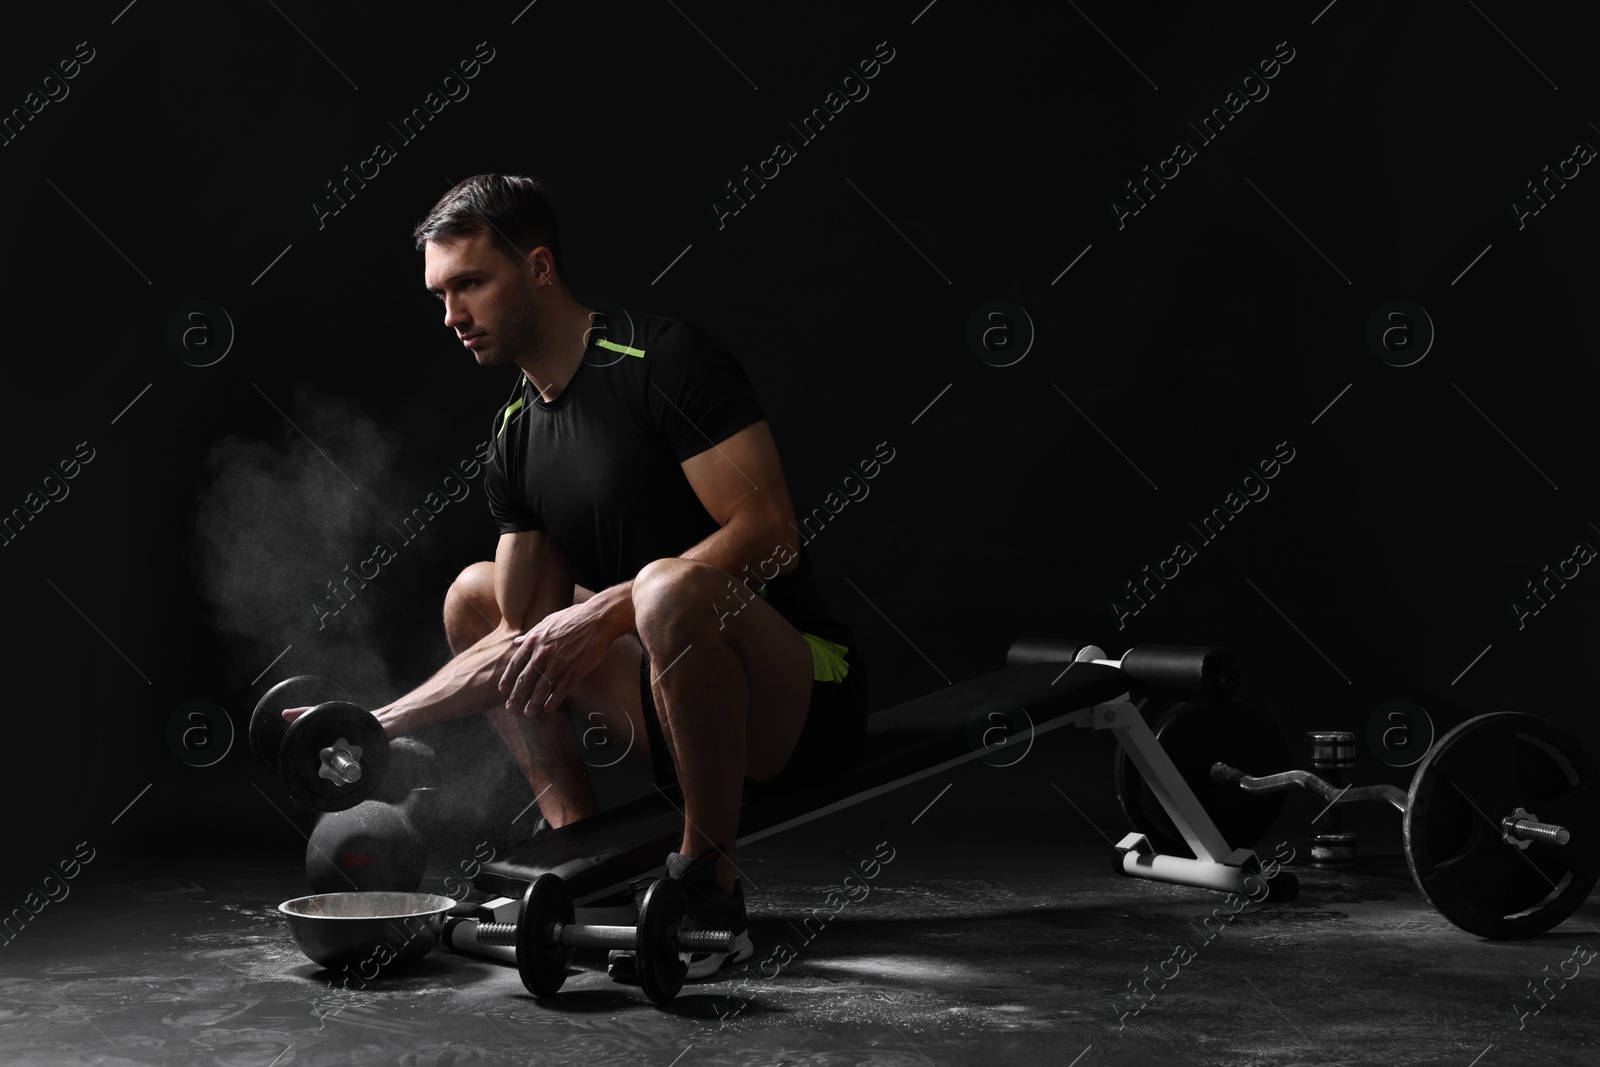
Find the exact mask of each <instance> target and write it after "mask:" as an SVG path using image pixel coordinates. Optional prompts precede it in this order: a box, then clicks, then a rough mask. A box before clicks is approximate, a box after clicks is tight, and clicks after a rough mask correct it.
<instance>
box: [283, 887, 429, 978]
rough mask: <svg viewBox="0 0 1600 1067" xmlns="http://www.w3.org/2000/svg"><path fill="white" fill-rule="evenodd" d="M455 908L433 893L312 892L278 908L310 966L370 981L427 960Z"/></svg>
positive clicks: (288, 901) (285, 902) (286, 902)
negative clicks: (349, 973) (345, 970)
mask: <svg viewBox="0 0 1600 1067" xmlns="http://www.w3.org/2000/svg"><path fill="white" fill-rule="evenodd" d="M455 906H456V902H455V901H454V900H452V899H450V898H449V897H441V896H436V895H434V894H432V893H379V892H363V893H315V894H313V895H311V896H308V897H296V898H294V899H293V900H286V901H284V902H283V903H282V904H279V905H278V910H279V911H281V912H282V913H283V914H284V915H285V916H286V917H287V918H288V920H289V932H290V933H291V934H293V935H294V941H295V944H297V945H299V946H300V951H301V952H304V953H305V954H306V956H308V957H309V958H310V959H311V961H312V962H313V963H319V964H321V965H322V966H324V967H327V968H328V969H330V970H341V969H347V968H348V969H350V970H352V971H354V973H355V974H356V975H358V976H359V977H361V978H368V979H370V978H375V977H377V976H378V974H380V973H384V974H387V973H390V972H392V971H394V970H396V969H398V968H400V967H404V966H405V965H406V964H408V963H411V962H412V961H414V960H418V959H421V958H422V957H423V956H426V955H427V954H428V950H429V949H431V948H433V946H434V943H435V942H437V941H438V940H439V931H440V930H441V929H442V928H443V926H444V917H445V913H446V912H448V911H449V910H450V909H451V908H453V907H455Z"/></svg>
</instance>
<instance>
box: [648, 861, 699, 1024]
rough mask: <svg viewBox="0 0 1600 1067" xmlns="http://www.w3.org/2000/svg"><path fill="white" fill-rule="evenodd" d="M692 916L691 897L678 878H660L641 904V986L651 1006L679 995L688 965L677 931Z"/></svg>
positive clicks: (686, 974) (652, 885)
mask: <svg viewBox="0 0 1600 1067" xmlns="http://www.w3.org/2000/svg"><path fill="white" fill-rule="evenodd" d="M688 914H689V893H688V891H687V890H685V889H684V888H683V883H682V882H680V881H678V880H677V879H675V878H657V879H656V880H655V882H654V883H652V884H651V886H650V888H649V889H647V890H645V894H644V900H643V901H642V902H640V904H639V947H638V949H637V950H636V952H635V955H636V957H637V959H638V966H639V985H640V987H642V988H643V989H644V995H645V996H647V997H649V998H650V1003H652V1004H665V1003H666V1002H667V1001H669V1000H671V999H672V998H673V997H675V996H677V995H678V990H680V989H682V988H683V981H684V979H685V978H687V977H688V975H689V965H688V964H687V963H685V962H684V961H683V957H682V956H681V955H679V953H678V927H679V926H681V925H683V918H684V916H685V915H688Z"/></svg>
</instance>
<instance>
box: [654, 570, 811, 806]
mask: <svg viewBox="0 0 1600 1067" xmlns="http://www.w3.org/2000/svg"><path fill="white" fill-rule="evenodd" d="M640 574H641V576H643V577H644V580H645V582H646V583H647V591H646V594H645V595H646V596H647V597H648V596H650V595H652V594H655V595H665V596H666V597H667V598H668V601H669V602H670V603H671V604H673V605H674V607H675V609H677V610H682V611H686V612H701V613H704V615H705V617H706V618H708V619H717V620H718V622H719V625H718V626H717V627H715V628H714V629H713V633H714V634H715V638H716V639H717V640H720V641H722V642H723V643H725V644H726V645H727V646H728V647H729V648H730V649H731V650H732V651H733V653H734V654H735V655H736V656H737V657H738V659H739V664H740V666H741V667H742V668H743V680H744V683H745V686H746V695H747V697H748V701H749V703H748V714H747V715H746V718H745V776H746V777H748V778H750V779H752V780H753V781H758V782H761V781H766V780H767V779H770V778H772V777H774V776H775V775H777V774H778V772H779V771H781V770H782V769H783V766H784V764H785V763H786V762H787V761H788V758H789V754H790V753H791V752H792V751H794V747H795V742H796V741H797V740H798V739H799V737H800V732H801V730H802V729H804V728H805V723H806V710H807V707H808V706H809V704H810V702H811V675H812V660H811V646H810V645H809V644H808V643H807V642H806V639H805V638H804V637H802V636H800V631H799V630H797V629H795V628H794V627H793V626H792V625H790V624H789V622H788V620H787V619H785V618H784V617H783V616H782V615H781V614H779V613H778V611H777V609H776V608H774V607H773V606H772V605H771V604H768V603H767V602H766V600H764V599H762V598H761V597H759V596H756V597H751V598H750V599H749V600H748V601H745V602H743V604H742V606H739V607H738V609H737V611H734V612H728V613H718V612H715V611H713V608H712V605H714V604H723V603H725V602H727V601H728V600H729V593H728V589H727V585H728V576H727V575H726V574H725V573H724V572H722V571H721V570H718V569H717V568H716V567H713V566H711V565H710V564H706V563H701V562H699V561H697V560H685V559H675V560H658V561H656V562H655V563H652V564H650V565H649V567H647V568H645V569H644V570H643V571H641V572H640ZM639 581H640V579H635V589H637V588H638V586H639ZM656 582H661V583H663V584H662V585H655V584H654V583H656ZM730 606H731V605H730ZM675 656H676V654H674V657H675ZM657 659H658V657H655V656H652V657H651V663H650V668H651V674H652V675H653V676H655V677H657V678H659V677H660V676H661V675H662V674H663V672H665V671H668V670H675V669H682V668H685V667H687V669H689V670H695V669H698V664H696V665H695V666H689V664H691V662H692V661H694V659H695V657H694V650H693V649H689V650H687V651H686V652H685V653H684V654H683V656H682V659H681V661H679V662H677V663H676V664H674V663H673V662H672V661H671V659H669V660H668V661H667V662H657ZM717 681H718V682H719V683H720V679H719V680H717ZM655 692H656V694H657V696H659V695H660V692H661V690H660V686H659V685H657V686H656V688H655ZM685 710H686V712H687V713H688V714H693V713H694V709H692V708H690V709H685Z"/></svg>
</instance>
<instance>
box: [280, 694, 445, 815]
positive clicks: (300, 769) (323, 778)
mask: <svg viewBox="0 0 1600 1067" xmlns="http://www.w3.org/2000/svg"><path fill="white" fill-rule="evenodd" d="M344 695H345V694H344V690H343V689H341V688H340V687H339V686H338V685H336V684H335V683H333V682H330V681H328V680H327V679H325V678H319V677H317V676H315V675H309V674H301V675H296V676H295V677H293V678H288V679H285V680H284V681H282V682H279V683H278V684H277V685H275V686H273V687H272V688H271V689H269V690H267V692H266V694H265V695H264V696H263V697H262V698H261V700H260V701H259V702H258V703H257V704H256V708H255V712H254V714H253V715H251V717H250V747H251V748H252V749H253V750H254V751H255V753H256V755H257V756H259V757H260V758H261V760H262V761H263V762H264V763H266V765H267V766H268V767H271V768H272V769H274V770H276V771H277V772H278V777H279V778H280V779H281V780H282V781H283V785H284V788H285V789H287V790H288V791H289V795H290V796H292V797H293V798H294V799H295V800H296V801H298V802H299V803H301V804H304V805H305V806H306V807H309V808H314V809H316V810H317V811H344V810H346V809H348V808H353V807H355V806H356V805H357V804H359V803H361V802H362V801H364V800H369V799H380V800H385V799H387V800H391V801H396V802H398V801H404V800H406V799H407V798H408V797H409V796H410V795H411V793H412V791H413V790H414V789H416V788H417V787H425V786H429V785H431V784H432V782H433V781H434V780H435V775H434V767H433V762H434V760H433V750H432V749H430V748H428V746H426V745H424V744H422V743H421V742H416V741H412V742H409V743H407V744H404V745H402V744H398V743H393V744H392V743H391V742H390V741H389V739H388V737H386V736H385V735H384V732H383V725H382V724H381V723H379V722H378V720H377V718H376V717H375V716H374V715H373V714H372V713H371V712H370V711H368V710H366V709H365V708H363V707H361V706H360V705H357V704H353V703H351V702H350V701H348V700H344V699H341V698H342V697H343V696H344ZM307 704H310V705H313V707H312V708H311V710H310V711H308V712H306V713H305V714H303V715H301V716H300V717H299V718H298V719H296V720H295V721H294V722H292V723H291V722H285V721H284V718H283V709H284V708H292V707H301V706H304V705H307ZM397 740H398V739H397ZM391 763H396V764H403V770H401V768H400V767H397V768H396V770H397V772H398V773H396V774H395V775H393V777H394V778H395V779H396V781H394V782H393V783H391V784H390V786H389V787H388V788H383V786H384V781H385V778H386V777H390V775H389V770H390V764H391Z"/></svg>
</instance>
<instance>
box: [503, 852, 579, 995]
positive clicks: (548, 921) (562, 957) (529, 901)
mask: <svg viewBox="0 0 1600 1067" xmlns="http://www.w3.org/2000/svg"><path fill="white" fill-rule="evenodd" d="M572 919H573V910H572V894H570V893H568V892H567V884H566V883H565V882H563V881H562V880H561V876H560V875H557V874H541V875H540V876H539V877H537V878H535V879H534V880H533V881H532V882H530V883H528V891H527V892H526V893H524V894H523V895H522V906H521V907H520V908H518V909H517V973H518V974H519V975H521V976H522V985H523V987H524V988H525V989H527V991H528V992H530V993H532V994H533V995H534V996H536V997H549V996H554V995H555V994H556V992H557V991H558V990H559V989H560V988H561V985H562V983H564V982H565V981H566V980H567V967H568V965H569V964H571V962H572V950H571V949H570V948H555V947H553V946H552V945H551V944H550V928H551V927H552V926H554V925H555V924H556V923H560V924H561V925H563V926H571V925H572Z"/></svg>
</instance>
